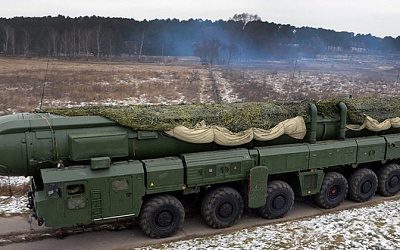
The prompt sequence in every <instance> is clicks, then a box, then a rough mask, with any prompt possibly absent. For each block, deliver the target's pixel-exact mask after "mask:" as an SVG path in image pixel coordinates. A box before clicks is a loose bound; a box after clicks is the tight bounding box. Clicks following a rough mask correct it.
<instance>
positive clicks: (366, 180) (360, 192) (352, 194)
mask: <svg viewBox="0 0 400 250" xmlns="http://www.w3.org/2000/svg"><path fill="white" fill-rule="evenodd" d="M377 188H378V177H377V176H376V174H375V173H374V172H373V171H372V170H370V169H368V168H362V169H358V170H357V171H355V172H354V173H353V174H352V175H351V177H350V179H349V198H350V199H352V200H353V201H357V202H363V201H367V200H369V199H371V198H372V196H374V194H375V192H376V189H377Z"/></svg>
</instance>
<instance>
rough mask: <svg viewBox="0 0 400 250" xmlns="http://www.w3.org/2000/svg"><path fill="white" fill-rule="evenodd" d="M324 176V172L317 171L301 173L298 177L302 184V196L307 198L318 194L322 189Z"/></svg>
mask: <svg viewBox="0 0 400 250" xmlns="http://www.w3.org/2000/svg"><path fill="white" fill-rule="evenodd" d="M324 176H325V173H324V171H322V170H316V169H313V170H312V171H307V172H299V173H298V177H299V182H300V189H301V195H302V196H307V195H313V194H316V193H318V192H319V190H320V189H321V185H322V181H323V180H324Z"/></svg>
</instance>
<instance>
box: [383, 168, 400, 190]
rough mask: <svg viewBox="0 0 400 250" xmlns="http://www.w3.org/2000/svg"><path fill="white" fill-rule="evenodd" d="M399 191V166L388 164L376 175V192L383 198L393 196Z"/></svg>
mask: <svg viewBox="0 0 400 250" xmlns="http://www.w3.org/2000/svg"><path fill="white" fill-rule="evenodd" d="M399 190H400V166H399V165H397V164H395V163H389V164H386V165H384V166H383V167H381V169H379V173H378V192H379V194H381V195H383V196H393V195H395V194H397V193H398V192H399Z"/></svg>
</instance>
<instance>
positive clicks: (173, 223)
mask: <svg viewBox="0 0 400 250" xmlns="http://www.w3.org/2000/svg"><path fill="white" fill-rule="evenodd" d="M184 220H185V210H184V208H183V206H182V203H181V202H180V201H179V200H178V199H177V198H175V197H174V196H172V195H159V196H155V197H153V198H151V199H149V200H147V201H146V202H145V203H144V205H143V207H142V210H141V213H140V216H139V226H140V228H141V229H142V231H143V233H145V234H146V235H147V236H149V237H151V238H164V237H168V236H171V235H173V234H175V233H176V232H177V231H178V230H179V229H180V228H182V225H183V221H184Z"/></svg>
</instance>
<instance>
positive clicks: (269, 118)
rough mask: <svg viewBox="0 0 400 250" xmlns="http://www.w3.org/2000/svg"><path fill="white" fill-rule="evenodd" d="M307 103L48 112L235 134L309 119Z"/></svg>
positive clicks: (133, 124) (151, 126)
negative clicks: (210, 127)
mask: <svg viewBox="0 0 400 250" xmlns="http://www.w3.org/2000/svg"><path fill="white" fill-rule="evenodd" d="M307 110H308V104H307V102H300V103H272V102H262V103H258V102H253V103H232V104H188V105H149V106H126V107H114V106H97V107H78V108H67V109H46V110H44V111H45V112H49V113H52V114H57V115H63V116H80V115H101V116H104V117H107V118H109V119H111V120H114V121H116V122H118V123H119V124H121V125H124V126H127V127H131V128H133V129H136V130H151V131H167V130H170V129H173V128H175V127H176V126H185V127H188V128H193V127H194V126H195V125H196V124H197V123H199V122H201V121H205V122H206V124H207V125H217V126H221V127H225V128H227V129H229V130H231V131H232V132H239V131H243V130H246V129H249V128H252V127H255V128H261V129H269V128H271V127H273V126H275V125H277V124H278V123H279V122H282V121H284V120H286V119H289V118H293V117H296V116H303V117H306V116H307Z"/></svg>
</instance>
